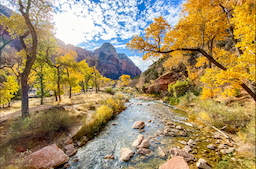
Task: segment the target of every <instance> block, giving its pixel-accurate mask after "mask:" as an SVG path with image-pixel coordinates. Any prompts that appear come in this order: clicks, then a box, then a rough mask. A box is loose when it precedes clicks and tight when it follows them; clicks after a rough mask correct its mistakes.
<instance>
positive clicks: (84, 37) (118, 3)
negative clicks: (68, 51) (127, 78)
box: [54, 0, 184, 71]
mask: <svg viewBox="0 0 256 169" xmlns="http://www.w3.org/2000/svg"><path fill="white" fill-rule="evenodd" d="M183 2H184V1H178V0H138V1H136V0H61V1H59V2H56V4H55V5H56V6H57V8H56V10H55V16H54V22H55V25H56V37H57V38H59V39H61V40H62V41H64V42H65V43H66V44H72V45H75V46H80V47H82V48H85V49H87V50H91V51H94V50H95V49H96V48H99V47H100V46H101V45H102V44H103V43H104V42H110V43H111V44H113V45H114V46H115V48H116V49H117V52H118V53H125V54H126V55H127V56H128V57H130V59H132V60H133V61H134V63H135V64H136V65H137V66H138V67H139V68H140V69H141V70H142V71H145V70H146V69H147V68H148V66H149V65H150V64H152V61H142V59H141V58H142V54H139V53H136V52H132V51H130V50H128V49H126V43H127V42H129V41H130V40H131V38H132V36H133V35H136V34H137V35H143V30H144V29H145V28H146V27H147V26H148V25H149V24H150V23H152V21H153V20H154V18H155V17H159V16H160V15H162V16H163V17H164V18H165V19H166V20H167V21H168V23H169V24H170V25H172V26H174V25H175V24H176V23H177V22H178V20H179V12H180V10H181V5H182V3H183Z"/></svg>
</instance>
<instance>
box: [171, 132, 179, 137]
mask: <svg viewBox="0 0 256 169" xmlns="http://www.w3.org/2000/svg"><path fill="white" fill-rule="evenodd" d="M169 135H170V136H173V137H175V136H177V134H176V133H175V132H173V131H171V132H169Z"/></svg>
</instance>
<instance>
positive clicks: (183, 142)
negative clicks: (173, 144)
mask: <svg viewBox="0 0 256 169" xmlns="http://www.w3.org/2000/svg"><path fill="white" fill-rule="evenodd" d="M178 142H179V143H180V144H184V145H187V142H186V141H183V140H180V141H178Z"/></svg>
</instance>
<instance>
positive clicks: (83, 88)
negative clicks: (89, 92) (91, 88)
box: [82, 81, 85, 93]
mask: <svg viewBox="0 0 256 169" xmlns="http://www.w3.org/2000/svg"><path fill="white" fill-rule="evenodd" d="M82 90H83V92H84V93H85V89H84V81H82Z"/></svg>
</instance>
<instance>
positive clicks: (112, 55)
mask: <svg viewBox="0 0 256 169" xmlns="http://www.w3.org/2000/svg"><path fill="white" fill-rule="evenodd" d="M58 44H59V45H60V46H63V47H65V48H66V49H72V50H74V51H75V52H76V53H77V61H78V62H79V61H82V60H84V59H86V62H87V63H88V64H89V66H91V67H92V66H96V68H97V70H98V71H99V72H100V73H101V74H102V75H103V76H105V77H108V78H111V79H118V78H119V77H120V76H122V75H123V74H127V75H130V76H131V77H135V76H138V75H140V74H141V70H140V69H139V68H138V67H137V66H136V65H135V64H134V63H133V62H132V60H131V59H129V58H128V57H127V56H126V55H125V54H124V53H117V52H116V49H115V47H114V46H113V45H112V44H110V43H104V44H103V45H102V46H101V47H100V48H98V49H96V50H95V51H94V52H92V51H87V50H86V49H83V48H80V47H76V46H73V45H65V43H64V42H62V41H60V40H58Z"/></svg>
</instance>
